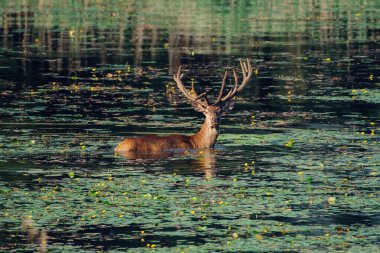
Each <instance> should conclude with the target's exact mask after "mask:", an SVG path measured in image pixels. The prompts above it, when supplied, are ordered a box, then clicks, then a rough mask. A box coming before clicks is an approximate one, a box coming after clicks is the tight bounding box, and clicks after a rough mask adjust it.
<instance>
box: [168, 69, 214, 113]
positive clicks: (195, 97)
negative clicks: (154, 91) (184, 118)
mask: <svg viewBox="0 0 380 253" xmlns="http://www.w3.org/2000/svg"><path fill="white" fill-rule="evenodd" d="M181 67H182V66H179V68H178V71H177V74H175V75H174V76H173V79H174V81H175V82H176V83H177V87H178V89H179V90H180V91H181V92H182V93H183V95H185V97H186V98H187V99H189V100H190V101H192V102H195V103H198V104H200V105H202V106H203V107H207V106H208V104H209V103H208V100H207V97H206V95H207V94H208V93H210V92H211V91H212V90H213V89H211V90H209V91H207V92H203V93H202V94H200V95H198V94H197V93H196V91H195V89H194V85H192V92H193V93H194V95H192V94H190V93H189V92H188V91H187V89H186V87H185V85H184V84H183V83H182V80H181V78H182V77H183V74H181ZM203 97H204V98H205V99H204V100H201V98H203Z"/></svg>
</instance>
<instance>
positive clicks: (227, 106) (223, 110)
mask: <svg viewBox="0 0 380 253" xmlns="http://www.w3.org/2000/svg"><path fill="white" fill-rule="evenodd" d="M234 105H235V100H230V101H227V102H226V103H224V104H223V105H222V106H221V107H220V111H221V113H222V115H225V114H227V113H229V112H230V111H231V110H232V108H234Z"/></svg>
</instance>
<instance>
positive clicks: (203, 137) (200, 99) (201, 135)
mask: <svg viewBox="0 0 380 253" xmlns="http://www.w3.org/2000/svg"><path fill="white" fill-rule="evenodd" d="M240 66H241V70H242V72H243V80H242V82H241V84H240V85H239V83H238V77H237V75H236V71H235V70H234V69H232V72H233V75H234V79H235V84H234V86H233V87H232V88H231V90H230V91H229V92H228V93H227V94H226V95H224V93H225V92H224V88H225V86H226V79H227V75H228V70H226V72H225V74H224V77H223V81H222V86H221V88H220V91H219V95H218V97H217V99H216V101H215V102H214V103H213V104H211V103H210V102H209V100H208V99H207V97H206V95H207V94H208V92H206V93H203V94H200V95H198V94H197V93H196V92H195V90H194V89H193V90H192V92H189V91H188V90H187V89H186V87H185V86H184V84H183V83H182V81H181V78H182V76H183V74H181V66H180V67H179V68H178V71H177V74H175V75H174V81H175V82H176V83H177V86H178V89H179V90H180V91H181V92H182V93H183V95H184V96H185V97H186V98H187V99H188V100H190V102H191V105H192V106H193V108H194V109H195V110H196V111H197V112H201V113H203V114H204V115H205V116H206V119H205V122H204V123H203V125H202V127H201V129H200V130H199V131H198V132H197V133H195V134H193V135H190V136H188V135H182V134H173V135H168V136H158V135H146V136H142V137H133V138H129V139H126V140H124V141H122V142H121V143H120V144H119V145H118V146H117V147H116V148H115V151H116V153H118V154H123V153H124V154H125V153H127V152H143V153H159V152H161V151H163V150H170V149H202V148H212V147H214V145H215V142H216V139H217V138H218V134H219V123H220V120H221V117H222V116H223V115H224V114H225V113H227V112H228V111H230V110H231V109H232V107H233V104H234V97H235V95H236V94H238V93H239V92H240V91H241V90H243V89H244V87H245V86H246V85H247V83H248V81H249V79H250V77H251V75H252V67H251V64H250V62H249V60H248V59H247V61H246V62H245V61H244V62H243V61H242V60H240Z"/></svg>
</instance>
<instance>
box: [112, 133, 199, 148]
mask: <svg viewBox="0 0 380 253" xmlns="http://www.w3.org/2000/svg"><path fill="white" fill-rule="evenodd" d="M189 148H195V146H194V143H193V142H192V138H191V136H186V135H180V134H173V135H168V136H159V135H146V136H141V137H134V138H129V139H126V140H124V141H123V142H121V143H120V144H119V145H118V146H117V147H116V148H115V151H116V152H160V151H162V150H165V149H166V150H167V149H189Z"/></svg>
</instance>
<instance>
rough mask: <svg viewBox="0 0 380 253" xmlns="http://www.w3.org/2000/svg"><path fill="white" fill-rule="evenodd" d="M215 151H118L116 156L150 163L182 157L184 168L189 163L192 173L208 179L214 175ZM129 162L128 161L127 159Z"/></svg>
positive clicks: (186, 167) (169, 165) (179, 167)
mask: <svg viewBox="0 0 380 253" xmlns="http://www.w3.org/2000/svg"><path fill="white" fill-rule="evenodd" d="M217 153H218V151H217V150H215V149H202V150H182V151H181V150H175V151H162V152H159V153H155V152H149V153H144V152H119V153H117V155H118V156H120V157H122V158H123V159H128V160H130V159H132V160H137V161H138V162H141V163H145V164H150V163H151V162H155V161H157V160H158V161H159V160H167V159H171V160H173V159H174V162H176V160H177V159H181V158H182V159H183V158H185V160H184V163H186V165H185V168H184V169H185V170H187V169H188V167H189V165H190V168H191V170H192V172H191V173H192V174H200V175H203V177H204V178H205V179H210V178H212V177H213V176H215V175H216V166H217V158H216V157H217ZM128 162H130V161H128ZM167 167H169V168H170V167H171V164H170V162H169V164H168V165H167ZM175 167H176V168H178V169H179V170H178V172H179V173H181V174H182V173H184V171H181V166H178V165H177V166H175Z"/></svg>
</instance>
